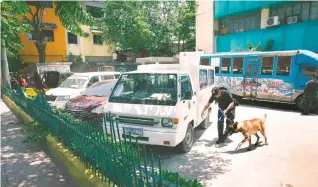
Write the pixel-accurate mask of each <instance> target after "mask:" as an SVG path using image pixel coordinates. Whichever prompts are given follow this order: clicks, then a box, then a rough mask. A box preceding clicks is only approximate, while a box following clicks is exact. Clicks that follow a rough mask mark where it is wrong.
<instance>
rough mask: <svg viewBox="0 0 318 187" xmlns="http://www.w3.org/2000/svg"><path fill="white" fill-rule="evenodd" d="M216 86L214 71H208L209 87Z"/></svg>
mask: <svg viewBox="0 0 318 187" xmlns="http://www.w3.org/2000/svg"><path fill="white" fill-rule="evenodd" d="M213 84H214V70H209V71H208V85H209V86H211V85H213Z"/></svg>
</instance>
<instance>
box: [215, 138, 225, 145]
mask: <svg viewBox="0 0 318 187" xmlns="http://www.w3.org/2000/svg"><path fill="white" fill-rule="evenodd" d="M215 143H216V144H221V143H224V140H222V139H218V140H217V141H216V142H215Z"/></svg>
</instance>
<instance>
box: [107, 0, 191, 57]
mask: <svg viewBox="0 0 318 187" xmlns="http://www.w3.org/2000/svg"><path fill="white" fill-rule="evenodd" d="M192 5H195V2H189V3H185V5H183V4H180V3H179V2H178V1H121V2H118V1H107V2H106V8H105V9H104V16H103V20H102V29H103V31H104V39H105V40H106V41H108V42H110V43H114V44H116V45H117V47H119V48H120V49H124V50H126V49H131V50H132V51H134V52H138V53H140V56H145V55H162V56H170V55H171V54H172V53H173V52H172V44H173V42H174V41H177V40H178V38H181V39H183V40H185V41H188V40H190V41H191V39H190V38H193V36H192V35H191V34H193V35H194V28H195V27H193V24H195V6H192ZM191 11H193V12H191ZM193 16H194V17H193ZM183 24H184V25H183ZM190 33H191V34H190ZM190 36H191V37H190ZM190 43H191V42H190ZM146 52H147V54H146Z"/></svg>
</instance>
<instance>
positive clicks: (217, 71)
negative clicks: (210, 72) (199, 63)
mask: <svg viewBox="0 0 318 187" xmlns="http://www.w3.org/2000/svg"><path fill="white" fill-rule="evenodd" d="M214 69H215V74H219V73H220V67H219V66H215V67H214Z"/></svg>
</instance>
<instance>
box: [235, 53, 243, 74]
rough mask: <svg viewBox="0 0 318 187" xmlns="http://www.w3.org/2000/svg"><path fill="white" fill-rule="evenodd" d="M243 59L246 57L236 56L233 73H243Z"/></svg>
mask: <svg viewBox="0 0 318 187" xmlns="http://www.w3.org/2000/svg"><path fill="white" fill-rule="evenodd" d="M243 59H244V57H235V58H234V62H233V74H242V73H243Z"/></svg>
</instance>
